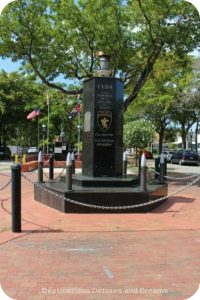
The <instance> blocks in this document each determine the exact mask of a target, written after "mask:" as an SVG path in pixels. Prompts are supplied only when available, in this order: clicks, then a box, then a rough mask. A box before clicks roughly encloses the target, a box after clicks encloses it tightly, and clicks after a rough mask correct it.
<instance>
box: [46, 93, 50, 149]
mask: <svg viewBox="0 0 200 300" xmlns="http://www.w3.org/2000/svg"><path fill="white" fill-rule="evenodd" d="M47 106H48V121H47V154H49V113H50V107H49V106H50V101H49V94H48V92H47Z"/></svg>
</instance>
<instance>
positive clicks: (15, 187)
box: [11, 165, 21, 232]
mask: <svg viewBox="0 0 200 300" xmlns="http://www.w3.org/2000/svg"><path fill="white" fill-rule="evenodd" d="M11 172H12V187H11V188H12V232H21V166H20V165H14V166H11Z"/></svg>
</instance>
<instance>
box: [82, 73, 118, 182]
mask: <svg viewBox="0 0 200 300" xmlns="http://www.w3.org/2000/svg"><path fill="white" fill-rule="evenodd" d="M83 102H84V103H83V106H84V111H85V113H84V134H83V175H89V176H120V175H122V155H123V141H122V137H123V134H122V133H123V132H122V131H123V84H122V83H121V81H120V80H118V79H116V78H110V77H109V78H105V77H97V78H93V79H91V80H88V81H86V82H85V87H84V98H83ZM89 112H90V113H91V115H90V114H89ZM90 122H91V123H90ZM89 124H90V126H91V130H89V127H90V126H89Z"/></svg>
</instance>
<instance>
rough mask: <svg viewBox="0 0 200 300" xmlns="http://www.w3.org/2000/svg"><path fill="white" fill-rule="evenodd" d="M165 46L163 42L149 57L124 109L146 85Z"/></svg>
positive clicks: (126, 100)
mask: <svg viewBox="0 0 200 300" xmlns="http://www.w3.org/2000/svg"><path fill="white" fill-rule="evenodd" d="M163 46H164V42H162V43H161V45H160V47H159V48H157V49H155V50H154V51H153V53H152V54H151V55H150V56H149V57H148V59H147V62H146V65H145V67H144V69H143V71H142V73H141V75H140V77H139V79H138V81H137V83H136V85H135V87H134V89H133V91H132V93H131V94H130V95H129V96H128V97H127V98H126V99H125V101H124V109H125V110H126V109H127V108H128V106H129V105H130V104H131V102H133V100H134V99H135V98H136V97H137V95H138V93H139V91H140V90H141V88H142V87H143V86H144V84H145V82H146V80H147V78H148V76H149V74H150V73H151V71H152V70H153V66H154V64H155V62H156V59H157V58H158V57H159V55H160V53H161V51H162V48H163Z"/></svg>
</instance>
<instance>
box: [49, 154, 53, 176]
mask: <svg viewBox="0 0 200 300" xmlns="http://www.w3.org/2000/svg"><path fill="white" fill-rule="evenodd" d="M53 167H54V157H53V155H51V156H50V157H49V180H53V177H54V168H53Z"/></svg>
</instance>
